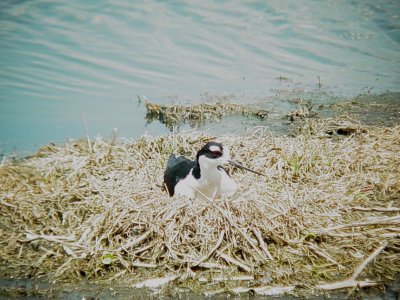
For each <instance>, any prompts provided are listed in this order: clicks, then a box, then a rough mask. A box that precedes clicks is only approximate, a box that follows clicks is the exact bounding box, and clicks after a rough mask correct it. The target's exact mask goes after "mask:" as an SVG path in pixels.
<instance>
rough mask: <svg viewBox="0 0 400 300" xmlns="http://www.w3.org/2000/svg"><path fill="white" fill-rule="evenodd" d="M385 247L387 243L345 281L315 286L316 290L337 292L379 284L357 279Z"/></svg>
mask: <svg viewBox="0 0 400 300" xmlns="http://www.w3.org/2000/svg"><path fill="white" fill-rule="evenodd" d="M386 246H387V242H385V243H384V244H383V245H381V246H380V247H379V248H377V249H376V250H375V251H374V252H372V254H371V255H370V256H368V257H367V259H366V260H364V261H363V262H362V263H361V264H360V265H359V266H358V267H357V269H356V270H355V271H354V273H353V275H352V276H351V277H350V278H348V279H345V280H342V281H338V282H333V283H324V284H320V285H317V288H319V289H323V290H338V289H343V288H349V287H356V286H359V287H366V286H376V285H378V284H380V282H378V281H368V280H361V281H360V280H357V277H358V276H360V274H361V272H362V271H363V270H364V269H365V267H366V266H367V265H368V264H369V263H370V262H371V261H372V260H373V259H374V258H375V257H377V256H378V255H379V253H381V252H382V250H383V249H385V247H386Z"/></svg>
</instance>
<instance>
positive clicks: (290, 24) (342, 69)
mask: <svg viewBox="0 0 400 300" xmlns="http://www.w3.org/2000/svg"><path fill="white" fill-rule="evenodd" d="M399 29H400V2H399V1H398V0H392V1H375V0H354V1H337V0H327V1H319V0H297V1H289V0H286V1H283V0H279V1H264V0H260V1H210V0H205V1H191V2H186V3H185V2H183V1H155V0H152V1H129V0H98V1H89V0H86V1H78V0H70V1H46V0H36V1H23V0H19V1H16V0H15V1H11V0H2V1H1V2H0V153H1V152H3V153H8V152H10V151H12V150H13V149H16V150H17V151H19V152H24V151H28V152H29V151H32V150H34V149H35V147H37V146H40V145H43V144H46V143H48V142H49V141H56V142H60V141H64V140H65V139H66V138H68V137H74V138H79V137H81V136H84V135H85V134H86V129H85V126H84V121H83V120H86V123H87V128H88V129H87V131H88V134H89V135H91V136H93V135H96V134H100V135H102V136H105V137H108V136H109V135H110V133H111V132H112V128H118V129H119V132H120V135H121V136H124V137H137V136H140V135H142V134H143V133H145V132H149V133H150V134H160V133H165V132H166V129H165V128H164V127H163V126H162V125H161V124H158V123H152V124H150V125H146V123H145V120H144V115H145V109H144V107H143V105H138V103H137V101H136V99H137V98H136V96H137V95H145V96H146V97H147V98H149V99H151V100H152V101H155V102H159V103H171V101H172V99H179V100H180V101H182V102H195V101H198V100H199V99H200V98H201V95H204V93H214V94H216V95H219V94H228V95H230V94H233V95H241V96H242V97H243V99H244V100H243V101H250V102H251V101H252V99H256V98H260V97H261V98H262V97H268V96H272V95H274V94H275V93H276V92H275V91H276V89H292V88H300V89H302V90H303V91H304V90H310V89H314V88H315V87H316V85H317V83H318V79H317V77H318V76H319V77H320V80H321V83H322V84H323V87H324V89H325V91H326V92H327V93H331V94H333V95H335V96H352V95H356V94H358V93H360V92H363V91H365V90H366V89H367V90H368V89H371V88H373V92H375V93H380V92H383V91H386V90H391V91H398V90H399V86H400V85H399V83H400V76H399V74H400V51H399V50H400V30H399ZM279 77H285V78H289V79H290V80H278V79H277V78H279Z"/></svg>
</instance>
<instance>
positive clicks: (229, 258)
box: [217, 251, 251, 273]
mask: <svg viewBox="0 0 400 300" xmlns="http://www.w3.org/2000/svg"><path fill="white" fill-rule="evenodd" d="M217 253H218V255H219V256H220V257H222V258H223V259H224V260H225V261H226V262H228V263H232V264H234V265H237V266H238V267H239V268H241V269H243V270H245V271H246V272H248V273H250V272H251V268H250V267H248V266H246V265H245V264H242V263H241V262H240V261H237V260H236V259H234V258H232V257H230V256H229V255H226V254H224V253H222V252H221V251H217Z"/></svg>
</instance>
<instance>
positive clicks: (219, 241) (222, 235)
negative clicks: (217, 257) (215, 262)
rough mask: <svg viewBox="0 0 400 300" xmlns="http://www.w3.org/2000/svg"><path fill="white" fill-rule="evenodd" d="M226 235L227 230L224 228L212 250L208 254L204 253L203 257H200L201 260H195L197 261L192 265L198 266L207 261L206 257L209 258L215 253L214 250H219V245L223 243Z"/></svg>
mask: <svg viewBox="0 0 400 300" xmlns="http://www.w3.org/2000/svg"><path fill="white" fill-rule="evenodd" d="M224 235H225V230H222V231H221V233H220V234H219V237H218V241H217V243H216V244H215V246H214V247H212V248H211V250H210V252H208V253H207V254H206V255H204V256H203V257H202V258H200V259H199V261H197V262H195V263H194V264H193V265H192V267H196V266H198V265H199V264H201V263H202V262H203V261H205V260H206V259H208V258H209V257H210V256H211V255H212V254H213V253H214V251H215V250H217V249H218V247H219V246H220V245H221V243H222V241H223V239H224Z"/></svg>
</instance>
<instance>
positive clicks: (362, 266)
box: [351, 242, 387, 280]
mask: <svg viewBox="0 0 400 300" xmlns="http://www.w3.org/2000/svg"><path fill="white" fill-rule="evenodd" d="M386 246H387V242H385V243H383V245H382V246H380V247H379V248H378V249H376V250H375V251H374V252H372V254H371V255H370V256H368V257H367V259H366V260H364V261H363V263H362V264H361V265H359V266H358V268H357V269H356V270H355V272H354V273H353V276H351V279H354V280H355V279H357V277H358V276H359V275H360V274H361V272H362V271H363V270H364V269H365V267H366V266H367V265H368V264H369V263H370V262H371V261H372V260H373V259H374V258H375V257H376V256H378V255H379V253H381V252H382V250H383V249H385V248H386Z"/></svg>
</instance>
